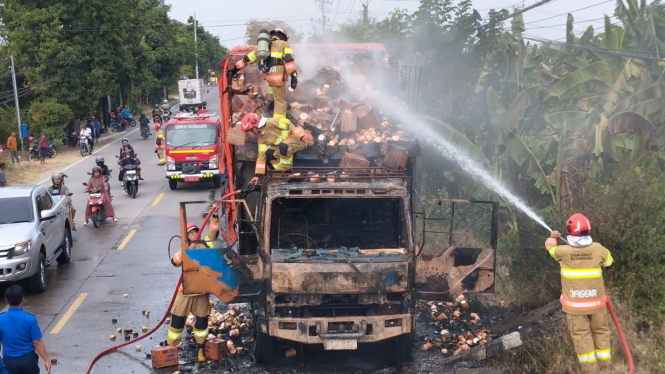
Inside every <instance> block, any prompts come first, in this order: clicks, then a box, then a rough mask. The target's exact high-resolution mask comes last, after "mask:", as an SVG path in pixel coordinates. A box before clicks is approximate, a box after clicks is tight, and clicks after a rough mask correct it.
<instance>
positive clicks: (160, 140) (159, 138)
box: [155, 128, 164, 149]
mask: <svg viewBox="0 0 665 374" xmlns="http://www.w3.org/2000/svg"><path fill="white" fill-rule="evenodd" d="M155 148H161V149H164V132H163V131H162V129H161V128H160V129H158V130H157V133H156V135H155Z"/></svg>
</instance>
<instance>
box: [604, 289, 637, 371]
mask: <svg viewBox="0 0 665 374" xmlns="http://www.w3.org/2000/svg"><path fill="white" fill-rule="evenodd" d="M606 305H607V310H609V311H610V316H612V322H614V326H615V327H616V328H617V333H619V339H621V345H622V346H623V351H624V352H625V353H626V360H628V374H633V370H634V369H635V366H634V364H633V355H632V354H631V353H630V348H629V347H628V342H627V341H626V337H625V336H624V335H623V330H621V324H619V320H618V319H617V315H616V314H615V313H614V308H612V303H610V300H609V299H608V300H607V303H606Z"/></svg>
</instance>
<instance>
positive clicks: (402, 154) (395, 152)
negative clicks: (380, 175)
mask: <svg viewBox="0 0 665 374" xmlns="http://www.w3.org/2000/svg"><path fill="white" fill-rule="evenodd" d="M408 160H409V150H408V149H406V148H403V147H400V146H397V145H394V144H389V145H388V150H387V151H386V155H385V156H384V157H383V167H385V168H388V169H391V170H404V169H406V162H407V161H408Z"/></svg>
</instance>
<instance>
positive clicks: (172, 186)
mask: <svg viewBox="0 0 665 374" xmlns="http://www.w3.org/2000/svg"><path fill="white" fill-rule="evenodd" d="M169 188H170V189H171V190H175V189H176V188H178V181H177V180H175V179H169Z"/></svg>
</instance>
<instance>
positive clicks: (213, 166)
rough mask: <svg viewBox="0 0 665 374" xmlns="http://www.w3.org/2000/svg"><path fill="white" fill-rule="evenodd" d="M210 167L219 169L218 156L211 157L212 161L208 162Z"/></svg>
mask: <svg viewBox="0 0 665 374" xmlns="http://www.w3.org/2000/svg"><path fill="white" fill-rule="evenodd" d="M208 165H209V167H210V169H217V155H214V156H212V157H210V160H208Z"/></svg>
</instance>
